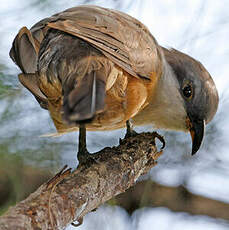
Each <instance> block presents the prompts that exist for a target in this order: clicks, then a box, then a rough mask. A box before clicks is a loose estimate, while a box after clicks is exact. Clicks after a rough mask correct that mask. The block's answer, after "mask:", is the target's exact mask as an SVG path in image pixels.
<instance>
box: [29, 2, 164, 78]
mask: <svg viewBox="0 0 229 230" xmlns="http://www.w3.org/2000/svg"><path fill="white" fill-rule="evenodd" d="M48 27H49V28H55V29H58V30H61V31H64V32H67V33H70V34H72V35H74V36H77V37H80V38H82V39H84V40H85V41H87V42H89V43H90V44H92V45H94V46H95V47H96V48H98V49H99V50H100V51H102V52H103V54H104V55H105V56H107V57H108V58H109V59H110V60H112V61H113V62H114V63H116V64H117V65H118V66H120V67H121V68H122V69H124V70H125V71H127V72H128V73H129V74H131V75H132V76H135V77H139V76H142V77H145V78H149V79H150V78H151V74H152V73H153V72H156V69H157V68H158V66H159V65H160V60H161V55H160V52H161V51H160V48H159V47H158V44H157V42H156V40H155V39H154V37H153V36H152V35H151V34H150V32H149V31H148V29H147V28H146V27H145V26H144V25H143V24H142V23H141V22H139V21H138V20H136V19H135V18H133V17H131V16H128V15H126V14H124V13H121V12H118V11H115V10H109V9H105V8H102V7H97V6H80V7H75V8H71V9H68V10H66V11H64V12H61V13H59V14H55V15H53V16H52V17H50V18H46V19H44V20H42V21H40V22H39V23H37V24H36V25H34V26H33V27H32V28H31V31H32V33H33V34H35V35H34V36H36V38H37V39H38V37H39V36H40V34H42V36H43V34H45V33H46V31H47V28H48ZM41 31H42V32H41ZM38 34H39V36H38ZM42 36H41V37H42Z"/></svg>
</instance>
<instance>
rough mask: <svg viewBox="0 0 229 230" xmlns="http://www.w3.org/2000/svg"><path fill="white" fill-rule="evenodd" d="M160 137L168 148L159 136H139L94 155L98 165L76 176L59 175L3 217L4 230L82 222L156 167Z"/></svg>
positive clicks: (90, 164) (81, 169) (90, 165)
mask: <svg viewBox="0 0 229 230" xmlns="http://www.w3.org/2000/svg"><path fill="white" fill-rule="evenodd" d="M156 137H157V138H159V139H160V140H161V141H162V142H163V146H164V140H163V138H162V137H160V136H159V135H158V134H157V133H142V134H138V135H136V136H135V137H130V138H127V139H124V140H120V145H119V146H118V147H113V148H105V149H103V150H101V151H100V152H98V153H96V154H94V157H93V158H94V161H91V162H87V164H85V165H84V166H81V167H79V168H77V169H76V170H75V171H73V172H72V173H68V172H69V170H67V172H66V173H63V174H57V177H56V178H54V180H52V181H51V182H50V183H49V184H48V185H47V183H46V184H43V185H42V186H40V187H39V188H38V190H37V191H35V192H34V193H32V194H31V195H30V196H29V197H28V198H27V199H25V200H24V201H21V202H20V203H18V204H17V205H16V206H15V207H12V208H10V209H9V211H8V212H7V213H6V214H5V215H3V216H2V217H0V229H5V230H7V229H27V230H30V229H36V230H38V229H42V230H45V229H64V228H65V227H66V226H67V225H69V224H70V223H72V222H73V221H76V220H78V221H79V222H81V221H82V218H83V217H84V216H85V215H86V214H87V213H88V212H90V211H92V210H94V209H95V208H97V207H98V206H99V205H101V204H103V203H104V202H105V201H107V200H109V199H111V198H112V197H114V196H116V195H118V194H120V193H123V192H125V191H126V190H127V189H128V188H129V187H131V186H133V185H134V184H135V182H136V180H137V179H138V178H139V176H141V175H142V174H145V173H147V172H148V171H149V170H150V169H151V168H152V167H153V166H155V165H156V159H157V158H158V157H159V156H160V154H161V153H162V151H160V152H157V150H156V147H155V138H156ZM62 177H64V179H63V178H62Z"/></svg>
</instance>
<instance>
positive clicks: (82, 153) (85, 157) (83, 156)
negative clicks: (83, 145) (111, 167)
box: [77, 149, 96, 166]
mask: <svg viewBox="0 0 229 230" xmlns="http://www.w3.org/2000/svg"><path fill="white" fill-rule="evenodd" d="M77 158H78V161H79V166H81V165H86V164H88V163H92V162H96V160H95V157H94V154H90V153H89V152H88V151H87V149H84V150H82V149H81V150H79V152H78V154H77Z"/></svg>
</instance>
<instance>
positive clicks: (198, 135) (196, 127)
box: [187, 116, 205, 155]
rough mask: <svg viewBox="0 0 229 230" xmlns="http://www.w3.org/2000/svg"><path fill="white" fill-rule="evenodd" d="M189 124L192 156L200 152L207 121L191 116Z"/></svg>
mask: <svg viewBox="0 0 229 230" xmlns="http://www.w3.org/2000/svg"><path fill="white" fill-rule="evenodd" d="M187 123H188V128H189V132H190V134H191V137H192V155H194V154H195V153H196V152H197V151H198V150H199V148H200V146H201V143H202V140H203V137H204V128H205V121H204V120H201V119H192V118H191V117H190V116H189V118H188V121H187Z"/></svg>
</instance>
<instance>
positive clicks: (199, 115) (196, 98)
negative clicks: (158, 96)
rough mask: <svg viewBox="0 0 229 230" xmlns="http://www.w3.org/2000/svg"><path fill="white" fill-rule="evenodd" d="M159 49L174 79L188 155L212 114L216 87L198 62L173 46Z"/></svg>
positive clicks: (215, 107)
mask: <svg viewBox="0 0 229 230" xmlns="http://www.w3.org/2000/svg"><path fill="white" fill-rule="evenodd" d="M162 49H163V52H164V56H165V59H166V61H167V63H168V64H169V66H170V67H171V69H172V71H173V73H174V74H173V76H174V78H176V79H177V81H176V82H178V84H177V86H178V94H179V98H181V101H182V104H183V108H184V110H185V113H186V114H185V126H184V127H185V128H184V130H187V131H189V132H190V134H191V137H192V154H195V153H196V152H197V151H198V149H199V148H200V145H201V143H202V140H203V136H204V129H205V124H207V123H209V122H210V121H211V120H212V118H213V117H214V115H215V113H216V110H217V107H218V101H219V98H218V93H217V89H216V86H215V83H214V81H213V80H212V78H211V76H210V74H209V73H208V71H207V70H206V69H205V68H204V66H203V65H202V64H201V63H200V62H198V61H196V60H195V59H193V58H191V57H190V56H188V55H186V54H184V53H182V52H179V51H177V50H175V49H171V50H168V49H165V48H162ZM177 109H179V108H177ZM183 120H184V119H183ZM183 122H184V121H183Z"/></svg>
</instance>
